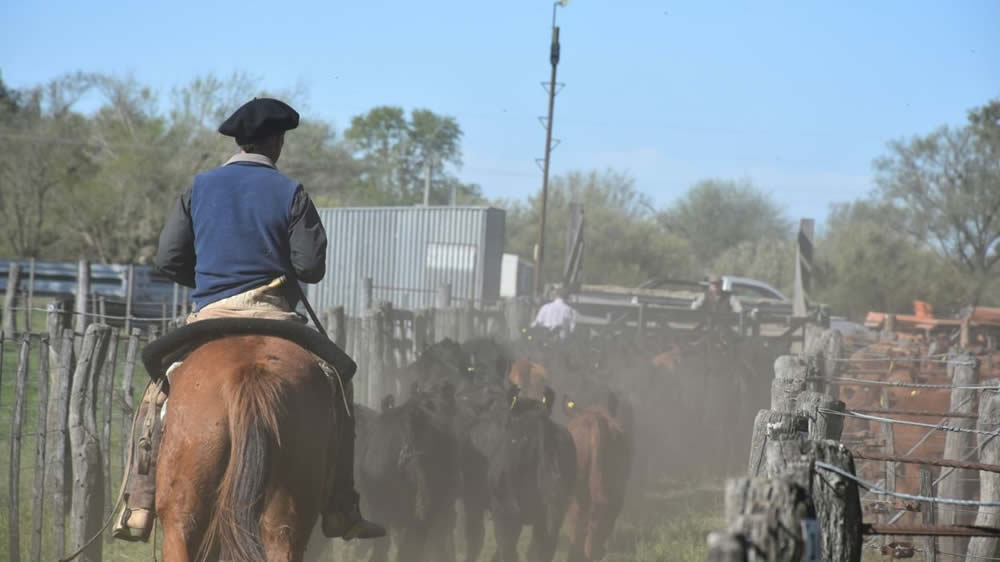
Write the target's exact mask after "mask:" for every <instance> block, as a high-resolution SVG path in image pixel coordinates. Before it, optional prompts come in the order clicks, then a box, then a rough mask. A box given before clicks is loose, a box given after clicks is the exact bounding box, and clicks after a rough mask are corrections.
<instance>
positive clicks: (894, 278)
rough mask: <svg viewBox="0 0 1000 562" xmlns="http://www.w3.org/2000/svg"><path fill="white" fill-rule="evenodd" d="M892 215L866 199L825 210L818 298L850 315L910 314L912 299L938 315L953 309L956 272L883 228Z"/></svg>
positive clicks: (959, 290) (958, 291) (961, 289)
mask: <svg viewBox="0 0 1000 562" xmlns="http://www.w3.org/2000/svg"><path fill="white" fill-rule="evenodd" d="M893 214H894V211H893V210H892V209H891V208H887V207H885V206H884V205H882V204H879V203H877V202H872V201H858V202H855V203H851V204H841V205H835V206H834V207H833V208H832V209H831V213H830V218H829V219H828V220H827V225H826V231H825V232H824V234H823V236H822V237H821V238H820V239H819V241H818V243H817V252H816V253H817V255H818V256H820V260H819V263H818V264H817V266H818V268H819V271H818V275H817V276H816V278H817V280H818V281H819V283H818V284H819V286H818V287H817V290H818V291H817V292H818V295H817V296H818V299H819V300H820V301H822V302H826V303H828V304H830V305H831V306H832V307H833V310H834V311H836V313H837V314H843V315H847V316H849V317H851V318H854V319H861V318H863V317H864V315H865V313H867V312H869V311H880V312H896V313H912V312H913V301H914V300H917V299H919V300H925V301H929V302H931V303H932V304H934V306H935V310H936V313H937V314H938V315H946V314H948V313H950V312H954V311H955V310H956V309H957V308H958V307H960V306H961V304H962V302H963V299H964V294H965V292H966V290H967V289H966V286H965V285H966V284H965V282H964V280H963V278H962V276H961V275H960V272H959V271H957V270H956V268H955V267H954V266H953V265H952V264H951V263H949V262H948V261H947V260H944V259H942V258H941V257H940V256H938V255H937V254H935V253H933V252H931V251H929V250H927V249H926V248H923V247H921V246H920V245H919V244H917V243H915V242H914V240H913V239H912V238H910V237H909V236H907V235H906V234H905V233H903V232H901V231H899V230H897V229H895V228H892V227H891V226H889V225H890V224H892V222H893V220H894V219H893V218H892V215H893Z"/></svg>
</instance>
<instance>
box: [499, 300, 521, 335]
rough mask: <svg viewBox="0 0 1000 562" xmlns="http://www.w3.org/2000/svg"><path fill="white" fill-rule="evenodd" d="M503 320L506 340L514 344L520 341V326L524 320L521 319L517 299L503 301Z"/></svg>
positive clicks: (519, 304)
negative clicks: (505, 325)
mask: <svg viewBox="0 0 1000 562" xmlns="http://www.w3.org/2000/svg"><path fill="white" fill-rule="evenodd" d="M503 311H504V320H505V321H506V324H507V339H508V340H510V341H512V342H514V341H520V340H521V326H523V325H524V319H523V318H521V313H522V310H521V302H520V300H519V299H518V298H517V297H514V298H511V299H507V300H506V301H504V307H503Z"/></svg>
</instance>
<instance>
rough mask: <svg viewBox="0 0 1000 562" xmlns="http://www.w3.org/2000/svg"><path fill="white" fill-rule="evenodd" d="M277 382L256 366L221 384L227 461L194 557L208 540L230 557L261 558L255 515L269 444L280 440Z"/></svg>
mask: <svg viewBox="0 0 1000 562" xmlns="http://www.w3.org/2000/svg"><path fill="white" fill-rule="evenodd" d="M280 389H281V381H280V379H279V378H278V375H277V374H275V373H273V372H271V371H269V370H268V369H267V368H265V367H263V366H261V365H254V366H251V367H248V368H246V369H243V370H242V371H240V372H237V373H235V374H234V375H233V377H232V378H231V379H230V380H229V381H228V384H227V385H226V386H225V387H224V399H226V401H227V407H228V418H229V439H230V447H229V465H228V466H227V467H226V472H225V475H223V477H222V482H221V483H220V484H219V490H218V501H217V503H216V508H215V512H214V513H213V514H212V519H211V521H210V522H209V525H208V528H207V531H206V534H205V539H204V540H203V541H202V548H201V552H200V553H199V556H198V559H199V560H204V559H206V558H207V556H208V554H209V550H210V549H211V548H212V547H213V545H218V546H219V548H220V549H221V554H222V558H223V559H224V560H231V561H232V562H259V561H261V560H265V559H266V556H265V553H264V545H263V543H262V542H261V537H260V518H261V514H262V513H263V510H264V506H265V501H264V500H265V494H266V491H267V483H268V477H269V475H270V469H271V465H272V461H273V455H274V451H275V449H276V448H277V447H278V446H279V445H280V433H279V431H278V427H279V417H280V414H281V400H280V398H281V393H280Z"/></svg>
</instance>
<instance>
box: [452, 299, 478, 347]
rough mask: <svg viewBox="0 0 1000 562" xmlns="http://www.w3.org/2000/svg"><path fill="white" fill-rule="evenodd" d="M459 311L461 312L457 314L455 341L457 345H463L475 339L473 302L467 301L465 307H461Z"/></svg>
mask: <svg viewBox="0 0 1000 562" xmlns="http://www.w3.org/2000/svg"><path fill="white" fill-rule="evenodd" d="M460 310H461V312H459V315H460V316H459V319H458V334H457V335H458V339H457V340H456V341H457V342H458V343H465V342H467V341H468V340H471V339H472V338H474V337H476V333H475V331H474V330H475V328H474V325H475V320H474V316H475V312H476V309H475V308H474V305H473V302H472V301H471V300H468V301H465V306H463V307H462V308H461V309H460Z"/></svg>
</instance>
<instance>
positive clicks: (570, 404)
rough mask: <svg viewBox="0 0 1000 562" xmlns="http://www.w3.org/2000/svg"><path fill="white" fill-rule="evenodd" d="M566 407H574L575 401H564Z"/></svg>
mask: <svg viewBox="0 0 1000 562" xmlns="http://www.w3.org/2000/svg"><path fill="white" fill-rule="evenodd" d="M566 407H567V408H575V407H576V402H574V401H572V400H570V401H569V402H567V403H566Z"/></svg>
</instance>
